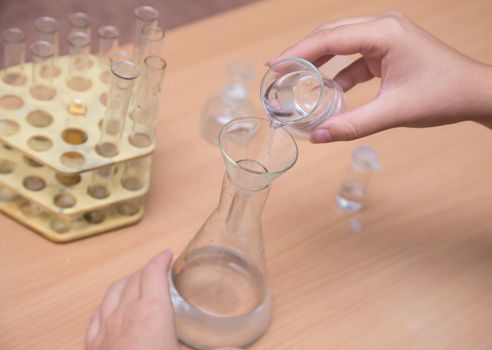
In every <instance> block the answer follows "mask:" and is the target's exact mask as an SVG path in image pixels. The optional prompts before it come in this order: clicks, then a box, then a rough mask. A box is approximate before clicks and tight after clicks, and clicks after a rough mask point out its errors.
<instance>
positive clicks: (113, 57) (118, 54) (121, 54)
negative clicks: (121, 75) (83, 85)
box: [99, 50, 130, 106]
mask: <svg viewBox="0 0 492 350" xmlns="http://www.w3.org/2000/svg"><path fill="white" fill-rule="evenodd" d="M108 60H109V64H108V70H107V75H106V74H105V72H103V74H102V75H101V80H102V82H103V83H106V84H107V83H109V82H110V81H111V65H112V64H113V63H116V62H122V61H128V60H130V56H129V55H128V53H127V52H126V51H123V50H116V51H112V52H111V53H110V54H109V57H108ZM99 101H101V103H102V104H103V105H105V106H107V105H108V93H107V92H103V93H102V94H101V96H100V97H99Z"/></svg>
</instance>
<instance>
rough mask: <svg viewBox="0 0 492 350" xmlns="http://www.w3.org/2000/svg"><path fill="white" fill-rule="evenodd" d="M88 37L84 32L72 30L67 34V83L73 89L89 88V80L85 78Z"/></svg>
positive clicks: (87, 58) (88, 45)
mask: <svg viewBox="0 0 492 350" xmlns="http://www.w3.org/2000/svg"><path fill="white" fill-rule="evenodd" d="M89 52H90V39H89V36H88V35H87V34H86V33H82V32H73V33H70V34H69V35H68V53H69V55H70V57H69V62H68V79H67V85H68V87H70V88H71V89H72V90H75V91H85V90H87V89H89V88H90V86H91V81H90V80H89V79H88V78H87V70H88V69H89Z"/></svg>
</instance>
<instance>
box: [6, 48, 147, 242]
mask: <svg viewBox="0 0 492 350" xmlns="http://www.w3.org/2000/svg"><path fill="white" fill-rule="evenodd" d="M68 59H69V57H68V56H63V57H58V58H57V60H56V61H57V64H56V69H57V70H58V74H56V75H55V76H54V78H53V85H54V90H55V91H54V95H53V96H49V94H48V95H47V94H46V92H45V91H42V89H40V90H39V91H35V92H33V91H32V89H31V78H30V75H29V72H30V71H31V70H32V63H24V64H23V67H22V71H23V72H24V73H26V74H20V75H19V76H17V77H16V78H15V79H14V80H13V78H12V77H8V79H7V77H6V75H5V74H1V76H2V79H0V211H2V212H3V213H5V214H6V215H8V216H10V217H12V218H14V219H15V220H16V221H18V222H20V223H22V224H24V225H26V226H28V227H30V228H31V229H33V230H35V231H37V232H38V233H40V234H41V235H43V236H44V237H46V238H48V239H50V240H52V241H56V242H69V241H72V240H75V239H80V238H84V237H88V236H91V235H94V234H98V233H102V232H106V231H109V230H112V229H115V228H118V227H122V226H127V225H130V224H134V223H136V222H138V221H139V220H140V219H141V218H142V216H143V200H144V196H145V194H146V193H147V191H148V188H149V181H150V174H149V172H150V171H149V169H150V154H151V153H152V152H153V151H154V148H155V142H154V140H152V142H150V143H149V142H147V143H144V144H142V143H135V142H132V141H131V132H132V121H131V120H130V119H131V118H130V116H127V118H128V120H127V121H126V123H125V126H124V130H123V136H122V142H121V144H120V145H119V147H118V152H117V154H115V155H113V156H111V157H105V156H102V155H100V153H98V152H97V144H98V142H99V135H100V133H101V127H102V126H101V122H102V118H103V116H104V113H105V108H106V103H107V99H108V97H107V96H108V88H109V85H108V79H107V77H105V74H107V71H105V70H104V69H102V68H101V65H100V64H98V63H99V62H98V58H97V57H96V56H94V55H89V60H90V62H91V64H90V66H89V69H88V70H87V78H88V81H89V82H90V84H87V85H85V86H82V85H83V84H82V85H81V84H78V85H77V82H73V81H68V80H67V77H68V76H69V74H68V73H69V72H68ZM2 73H5V72H2ZM12 82H15V84H13V83H12ZM43 96H44V97H46V96H48V97H47V98H46V99H45V98H44V97H43ZM132 162H137V163H136V164H135V166H137V167H141V166H142V163H138V162H144V165H145V168H146V169H147V171H146V173H144V174H143V176H142V175H141V174H140V177H139V178H136V177H134V176H133V177H132V174H131V171H130V172H128V167H131V164H132ZM104 169H110V171H111V172H112V174H111V175H112V181H111V188H109V189H107V190H108V194H107V195H106V196H97V195H94V193H91V191H90V190H89V187H90V185H91V178H92V175H93V173H94V172H101V173H104Z"/></svg>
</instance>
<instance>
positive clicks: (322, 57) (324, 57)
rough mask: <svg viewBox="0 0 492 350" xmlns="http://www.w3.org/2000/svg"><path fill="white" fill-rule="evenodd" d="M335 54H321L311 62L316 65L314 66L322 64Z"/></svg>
mask: <svg viewBox="0 0 492 350" xmlns="http://www.w3.org/2000/svg"><path fill="white" fill-rule="evenodd" d="M334 56H335V55H323V56H321V57H320V58H318V59H316V60H315V61H314V62H313V64H314V65H315V66H316V67H320V66H322V65H324V64H325V63H326V62H328V61H329V60H331V59H332V58H333V57H334Z"/></svg>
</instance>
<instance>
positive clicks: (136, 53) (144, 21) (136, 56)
mask: <svg viewBox="0 0 492 350" xmlns="http://www.w3.org/2000/svg"><path fill="white" fill-rule="evenodd" d="M133 15H134V16H135V39H134V46H133V61H134V62H136V63H137V64H138V63H139V62H140V61H141V60H142V59H143V56H142V54H141V53H140V46H141V43H140V41H141V36H142V29H143V27H145V26H157V20H158V19H159V11H158V10H157V9H156V8H154V7H152V6H140V7H137V8H136V9H135V10H133Z"/></svg>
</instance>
